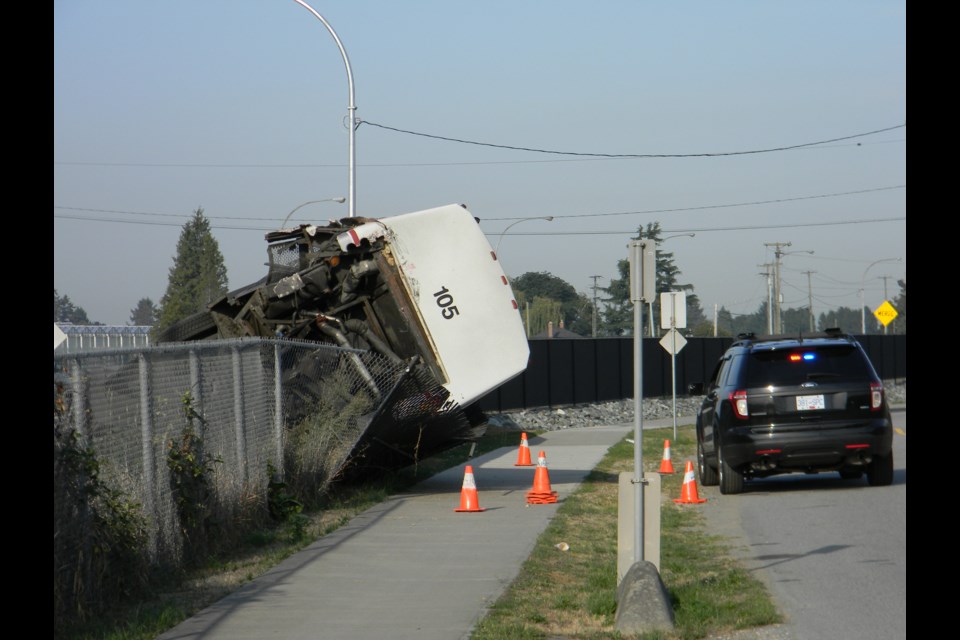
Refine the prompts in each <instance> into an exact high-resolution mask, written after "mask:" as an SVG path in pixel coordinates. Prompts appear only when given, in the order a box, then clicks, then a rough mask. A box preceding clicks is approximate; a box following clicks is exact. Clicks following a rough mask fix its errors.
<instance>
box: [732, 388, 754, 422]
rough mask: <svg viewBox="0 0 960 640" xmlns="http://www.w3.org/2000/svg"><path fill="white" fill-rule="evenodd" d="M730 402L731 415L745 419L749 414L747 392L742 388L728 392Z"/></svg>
mask: <svg viewBox="0 0 960 640" xmlns="http://www.w3.org/2000/svg"><path fill="white" fill-rule="evenodd" d="M730 404H731V405H733V415H735V416H737V417H738V418H740V419H741V420H746V419H747V418H748V417H749V416H750V411H749V410H748V409H747V392H746V391H744V390H743V389H741V390H739V391H734V392H733V393H731V394H730Z"/></svg>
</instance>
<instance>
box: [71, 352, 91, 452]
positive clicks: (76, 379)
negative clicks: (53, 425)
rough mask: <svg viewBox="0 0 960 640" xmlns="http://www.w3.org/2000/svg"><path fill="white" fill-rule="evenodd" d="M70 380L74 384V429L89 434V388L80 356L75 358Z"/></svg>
mask: <svg viewBox="0 0 960 640" xmlns="http://www.w3.org/2000/svg"><path fill="white" fill-rule="evenodd" d="M70 382H71V383H72V385H73V398H72V399H71V402H72V404H73V424H74V429H76V430H77V433H78V434H80V435H81V436H85V435H87V389H86V382H85V381H84V377H83V371H82V370H81V368H80V358H74V360H73V371H71V372H70Z"/></svg>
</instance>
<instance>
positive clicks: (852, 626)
mask: <svg viewBox="0 0 960 640" xmlns="http://www.w3.org/2000/svg"><path fill="white" fill-rule="evenodd" d="M893 417H894V425H895V426H896V427H897V432H896V434H895V436H894V481H893V485H891V486H889V487H871V486H869V485H868V484H867V481H866V478H863V479H861V480H841V479H840V478H839V476H838V475H837V474H835V473H831V474H819V475H801V474H793V475H785V476H777V477H773V478H767V479H762V480H754V481H751V482H749V483H748V484H747V487H748V488H747V490H746V491H745V492H744V493H743V494H740V495H735V496H724V495H720V493H719V491H717V489H716V487H708V488H706V489H707V491H706V492H701V497H707V498H708V503H707V505H709V506H708V508H707V509H705V512H706V514H707V516H708V518H709V522H710V523H711V526H712V527H714V529H715V530H716V531H717V533H720V534H722V535H726V536H729V537H730V540H731V541H733V543H734V552H735V554H737V555H739V556H740V557H741V558H742V559H743V561H744V564H745V566H746V567H747V568H748V569H749V570H750V571H752V572H754V574H755V575H756V576H757V577H758V578H760V579H761V580H763V581H764V582H765V583H766V584H767V586H768V587H769V588H770V591H771V593H772V595H773V597H774V599H775V600H776V602H777V604H778V606H779V607H780V610H781V612H782V613H784V615H785V616H786V617H787V622H786V624H785V625H783V626H782V627H780V628H779V629H778V630H777V635H776V637H778V638H789V639H792V640H828V639H829V640H832V639H843V640H860V639H864V640H866V639H870V640H888V639H889V640H900V639H903V638H906V637H907V525H906V514H907V491H906V490H907V438H906V417H907V416H906V410H905V409H904V410H901V411H895V412H894V414H893Z"/></svg>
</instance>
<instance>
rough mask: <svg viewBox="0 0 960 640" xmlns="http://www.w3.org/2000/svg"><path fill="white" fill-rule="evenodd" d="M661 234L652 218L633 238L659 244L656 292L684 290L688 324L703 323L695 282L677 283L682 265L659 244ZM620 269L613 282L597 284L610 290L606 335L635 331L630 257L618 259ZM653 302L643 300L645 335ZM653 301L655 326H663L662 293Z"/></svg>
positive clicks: (605, 305) (628, 333)
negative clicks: (660, 308)
mask: <svg viewBox="0 0 960 640" xmlns="http://www.w3.org/2000/svg"><path fill="white" fill-rule="evenodd" d="M660 235H661V229H660V223H659V222H652V223H649V224H647V228H646V230H644V228H643V225H641V226H640V227H639V228H638V229H637V235H636V237H634V238H633V239H634V240H642V239H645V238H646V239H650V240H653V241H654V242H656V243H657V244H658V248H657V276H656V281H657V284H656V288H657V293H658V294H659V293H660V292H663V291H683V292H684V293H685V294H686V296H685V298H686V302H687V327H688V328H689V327H694V326H697V325H700V324H702V323H704V322H706V321H707V318H706V316H705V315H704V313H703V308H702V307H701V306H700V299H699V298H698V297H697V295H696V294H695V293H693V285H692V284H678V282H677V280H678V277H679V275H680V269H679V267H677V266H676V265H675V264H674V262H673V253H672V252H670V251H663V250H662V249H661V248H659V243H660V241H661V239H660ZM617 271H618V272H619V274H620V277H619V278H615V279H612V280H611V281H610V286H608V287H606V288H603V287H598V288H599V289H600V291H603V292H604V293H606V294H607V297H606V298H603V302H604V313H603V319H604V322H603V329H604V333H606V334H607V335H615V336H620V335H630V334H632V333H633V303H632V302H631V301H630V260H629V259H627V258H623V259H621V260H619V261H618V262H617ZM650 302H651V301H649V300H648V301H647V302H646V303H645V304H644V312H643V314H642V319H641V325H642V327H643V335H645V336H646V335H650V328H649V322H650V307H649V304H650ZM652 302H654V305H653V322H654V327H655V328H657V327H659V326H660V311H659V307H660V304H659V303H660V301H659V296H658V299H657V300H655V301H652Z"/></svg>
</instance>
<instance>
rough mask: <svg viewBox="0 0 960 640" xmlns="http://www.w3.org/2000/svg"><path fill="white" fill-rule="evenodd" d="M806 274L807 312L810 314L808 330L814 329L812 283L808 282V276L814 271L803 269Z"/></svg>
mask: <svg viewBox="0 0 960 640" xmlns="http://www.w3.org/2000/svg"><path fill="white" fill-rule="evenodd" d="M803 273H805V274H807V313H809V314H810V331H811V332H813V331H815V327H814V322H813V285H812V284H811V283H810V276H811V275H812V274H814V273H816V271H804V272H803Z"/></svg>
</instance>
